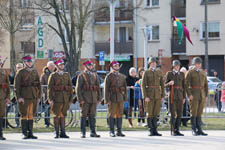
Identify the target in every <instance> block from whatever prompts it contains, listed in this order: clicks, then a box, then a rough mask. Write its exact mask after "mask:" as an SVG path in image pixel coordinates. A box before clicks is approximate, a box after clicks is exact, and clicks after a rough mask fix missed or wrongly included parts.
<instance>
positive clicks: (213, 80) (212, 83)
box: [207, 76, 222, 95]
mask: <svg viewBox="0 0 225 150" xmlns="http://www.w3.org/2000/svg"><path fill="white" fill-rule="evenodd" d="M207 80H208V87H209V94H210V95H214V94H215V92H216V90H217V88H220V87H221V85H222V81H221V80H220V79H219V78H217V77H212V76H207Z"/></svg>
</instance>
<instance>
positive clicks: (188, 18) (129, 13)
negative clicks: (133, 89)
mask: <svg viewBox="0 0 225 150" xmlns="http://www.w3.org/2000/svg"><path fill="white" fill-rule="evenodd" d="M30 1H32V0H20V5H21V8H23V7H24V8H26V7H29V5H30V4H31V3H30ZM208 3H209V4H208V18H209V19H208V20H209V25H208V31H209V33H208V35H209V75H212V72H213V71H217V72H218V74H219V77H220V78H221V79H224V67H225V65H224V54H225V50H224V47H225V42H224V41H225V37H224V36H225V26H224V22H225V18H224V17H223V15H218V12H219V13H220V14H221V13H222V12H223V10H224V8H225V4H224V2H222V1H221V0H208ZM63 5H65V6H64V7H65V8H69V7H68V5H69V4H68V1H66V0H65V3H64V4H63ZM92 5H93V7H94V8H95V7H96V6H99V5H101V6H104V7H105V8H107V7H108V9H102V10H100V11H97V12H96V13H94V14H93V15H92V17H91V18H90V20H89V23H88V26H87V27H86V28H85V31H84V40H83V47H82V52H81V64H82V61H83V60H84V59H86V58H90V59H92V60H93V61H95V62H96V63H97V69H98V70H100V69H102V67H101V66H100V64H99V61H98V60H99V52H102V51H103V52H104V55H105V56H104V57H105V66H104V67H103V68H104V70H109V67H108V64H109V55H110V40H111V39H110V10H109V1H108V0H95V1H93V3H92ZM172 16H176V17H177V18H179V19H180V20H181V21H182V22H183V23H184V24H186V26H187V28H188V29H189V31H190V36H191V39H192V41H193V43H194V45H191V44H190V43H189V42H187V41H186V39H185V38H184V39H183V40H182V43H181V44H179V42H178V40H179V39H178V36H177V29H176V27H175V26H174V24H173V20H172ZM39 19H40V20H41V22H42V23H43V24H42V25H38V20H39ZM47 22H48V23H49V24H56V22H55V19H54V18H53V17H51V16H48V15H45V14H43V13H41V12H39V11H35V12H32V11H31V12H30V13H29V14H28V15H27V17H25V19H24V23H23V25H22V26H21V29H20V31H19V32H17V33H16V52H17V58H18V59H20V58H21V57H22V56H24V55H25V54H33V55H35V54H36V56H38V61H37V62H36V63H37V65H36V66H37V67H38V70H39V73H41V70H42V69H41V68H42V67H43V66H44V65H45V64H46V62H47V61H48V60H49V59H52V57H58V56H63V55H64V53H63V46H62V42H61V40H60V38H59V37H58V35H57V34H56V33H55V32H54V31H53V30H52V29H50V28H49V27H48V26H47V25H46V23H47ZM39 28H40V29H41V30H39ZM145 29H147V32H146V33H147V36H145V35H144V32H143V31H144V30H145ZM37 31H40V33H41V35H42V36H41V37H39V36H40V35H39V34H38V32H37ZM66 34H67V33H66V30H65V35H66ZM204 36H205V33H204V0H138V1H137V0H117V1H116V4H115V40H114V41H115V60H117V61H119V62H120V63H121V64H123V66H122V69H121V70H122V73H124V74H128V69H129V68H130V67H131V66H135V67H143V66H144V57H145V53H144V49H145V46H144V45H145V37H146V38H147V54H146V55H147V56H148V57H150V56H154V57H158V58H159V65H160V67H161V68H162V70H163V72H164V73H165V72H166V71H168V70H170V67H171V62H172V60H174V59H179V60H180V61H181V63H182V66H185V67H188V65H189V63H190V60H191V59H192V58H193V57H194V56H201V57H202V58H203V60H204V55H205V53H204V51H205V46H204ZM3 37H4V38H3V39H4V40H3V41H4V44H2V42H0V51H1V54H3V51H5V54H4V55H7V56H9V53H8V52H9V50H7V49H9V44H7V43H9V40H7V39H9V38H8V37H7V33H4V36H3ZM39 38H41V40H42V41H43V42H42V43H41V44H42V45H41V47H39V45H40V43H39V41H38V40H39ZM0 39H2V36H1V37H0ZM0 41H2V40H0ZM68 43H69V41H68ZM39 51H40V52H42V53H40V54H39V55H37V53H39ZM63 57H64V56H63ZM6 66H9V64H6Z"/></svg>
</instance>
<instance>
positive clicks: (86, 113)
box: [80, 102, 97, 118]
mask: <svg viewBox="0 0 225 150" xmlns="http://www.w3.org/2000/svg"><path fill="white" fill-rule="evenodd" d="M80 106H81V117H91V118H94V117H95V116H96V109H97V103H86V102H84V103H83V104H81V105H80Z"/></svg>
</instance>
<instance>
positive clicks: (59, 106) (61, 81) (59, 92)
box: [48, 71, 73, 117]
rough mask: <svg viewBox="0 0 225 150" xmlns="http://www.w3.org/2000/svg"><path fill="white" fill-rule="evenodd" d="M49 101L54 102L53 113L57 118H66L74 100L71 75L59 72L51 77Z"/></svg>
mask: <svg viewBox="0 0 225 150" xmlns="http://www.w3.org/2000/svg"><path fill="white" fill-rule="evenodd" d="M48 99H49V100H50V101H53V106H52V112H53V114H54V115H55V116H58V117H64V116H66V115H67V111H68V109H69V107H70V104H69V103H70V102H72V100H73V89H72V81H71V77H70V75H69V73H67V72H63V74H60V73H59V72H58V71H57V72H54V73H52V74H51V75H50V76H49V81H48Z"/></svg>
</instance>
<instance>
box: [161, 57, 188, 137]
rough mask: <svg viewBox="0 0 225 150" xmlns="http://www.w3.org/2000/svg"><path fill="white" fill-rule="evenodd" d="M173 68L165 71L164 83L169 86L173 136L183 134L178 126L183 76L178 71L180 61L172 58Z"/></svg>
mask: <svg viewBox="0 0 225 150" xmlns="http://www.w3.org/2000/svg"><path fill="white" fill-rule="evenodd" d="M172 66H173V70H172V71H169V72H167V74H166V81H165V85H166V87H168V88H169V91H170V94H169V108H170V113H171V119H170V121H171V131H172V135H173V136H184V135H183V134H181V133H180V131H179V127H180V122H181V116H182V113H183V104H184V102H185V95H186V94H185V76H184V73H183V72H180V71H179V70H180V61H179V60H174V61H173V63H172Z"/></svg>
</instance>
